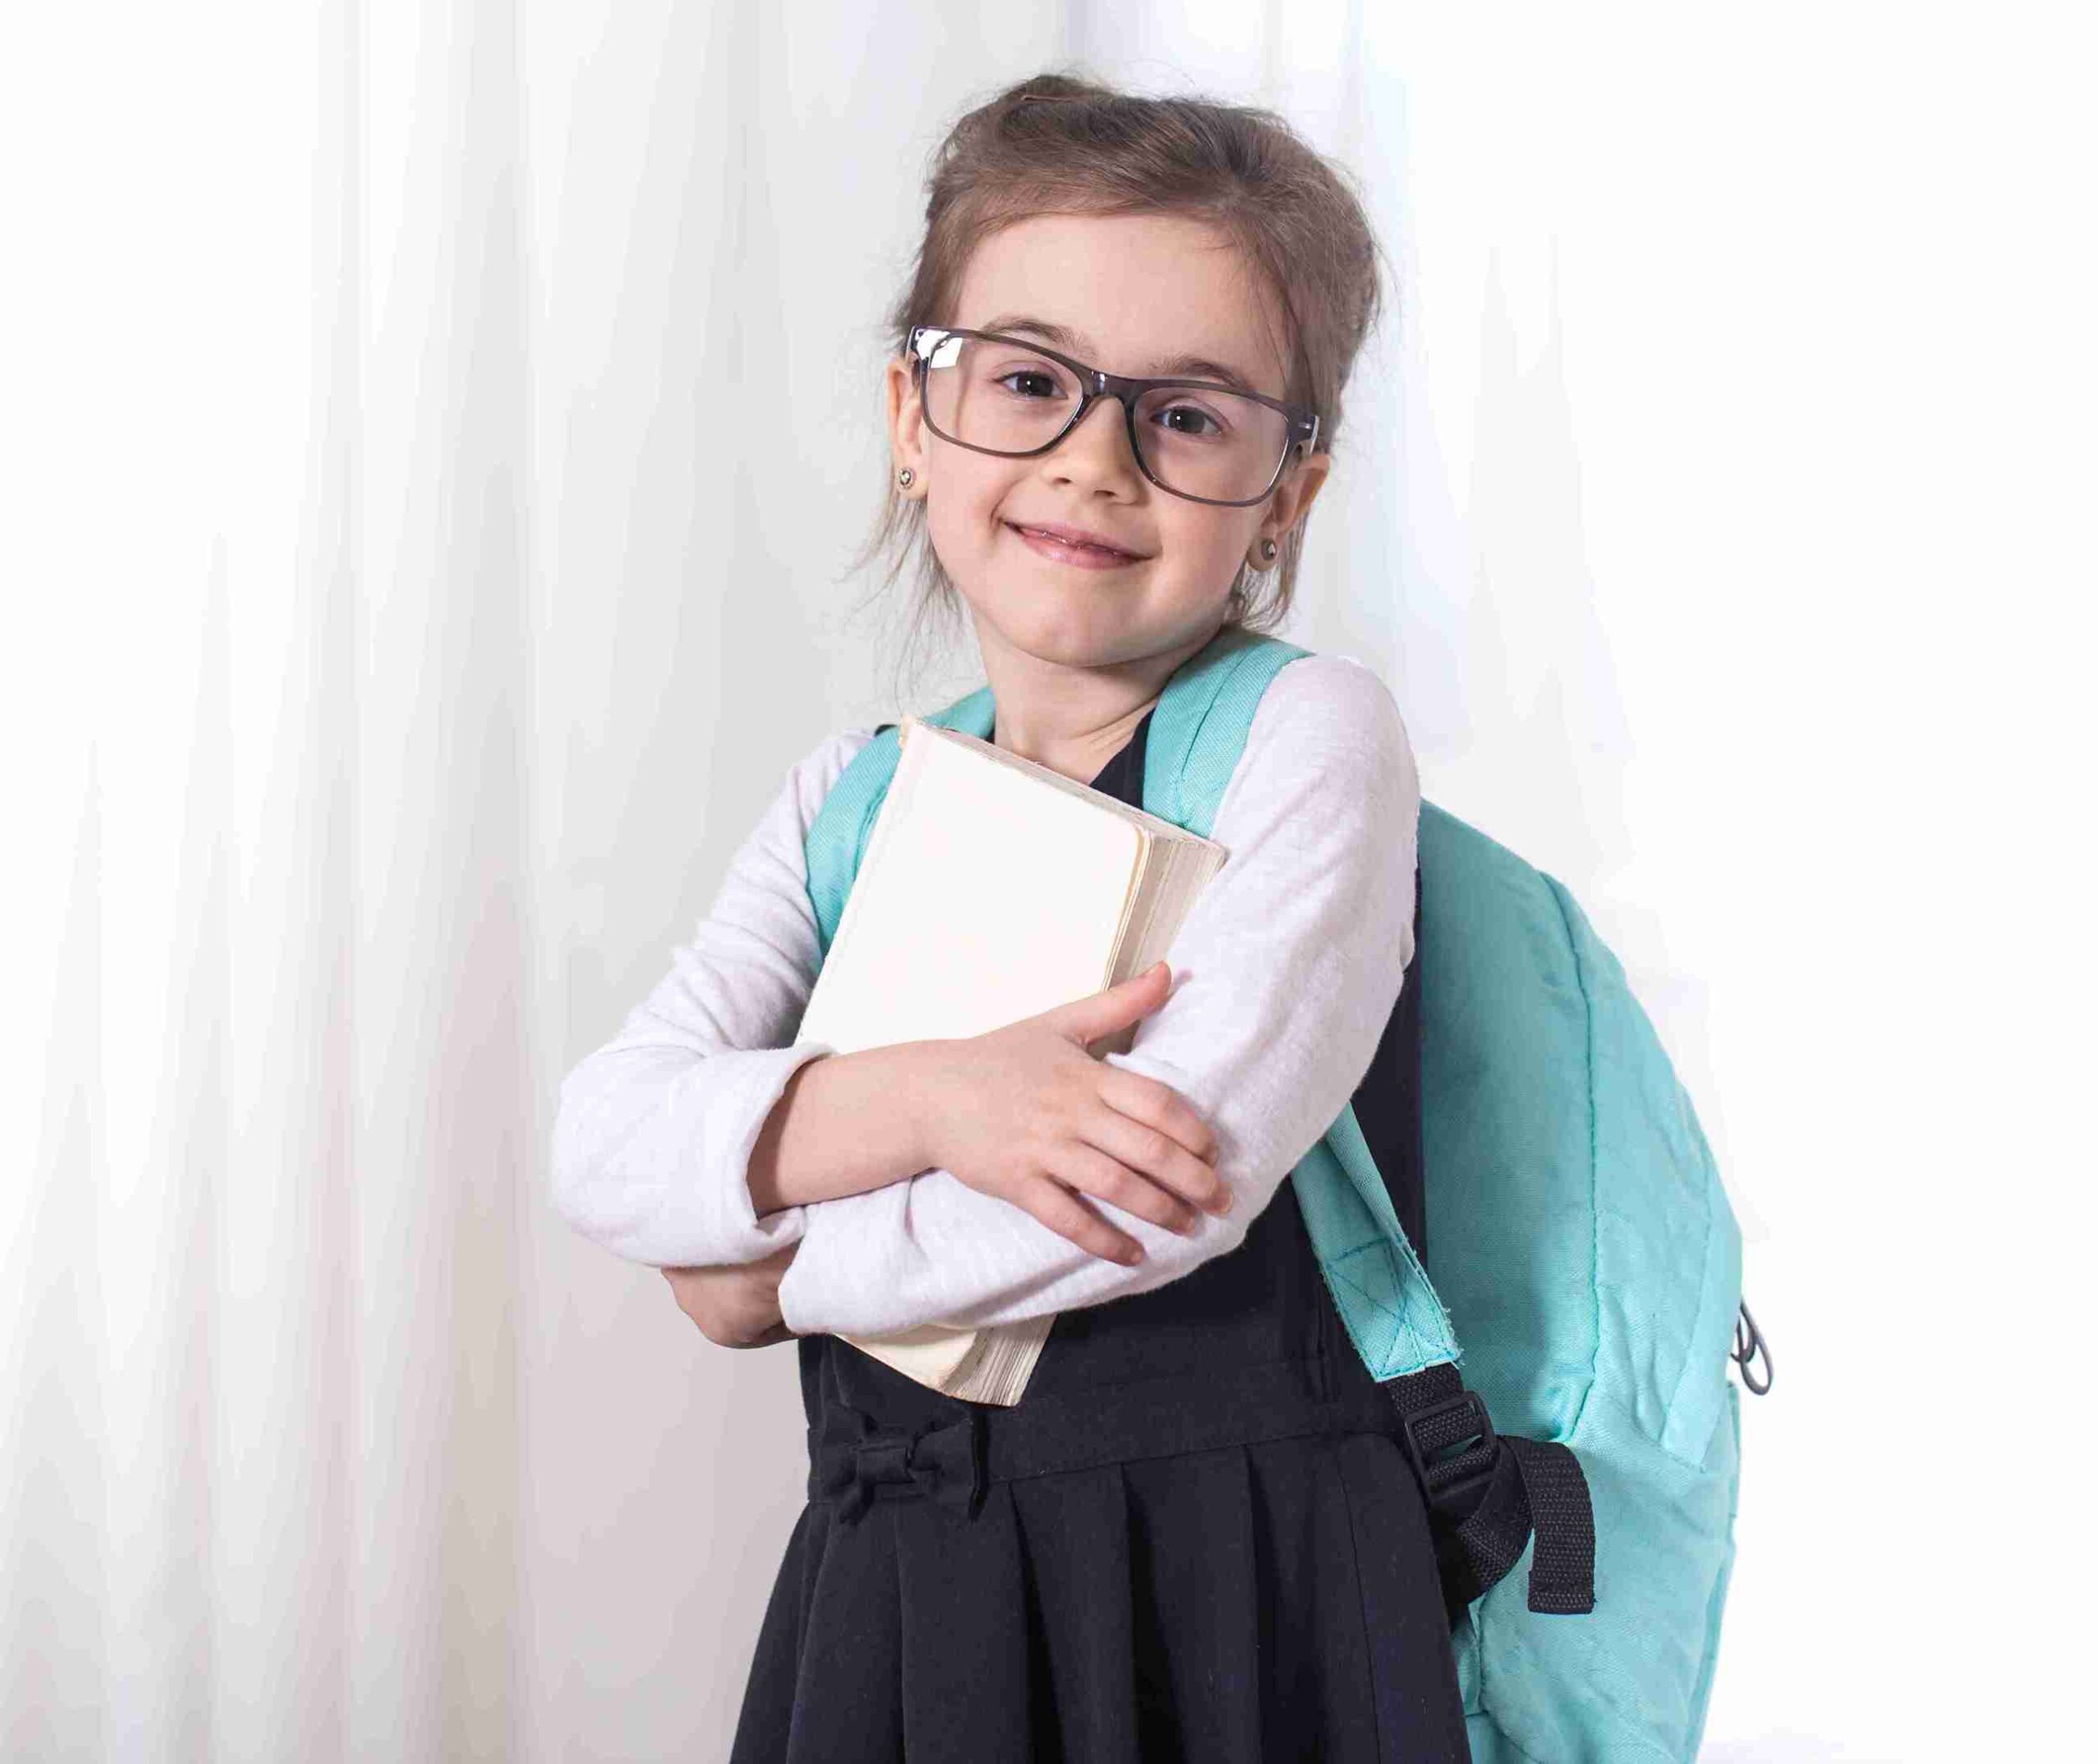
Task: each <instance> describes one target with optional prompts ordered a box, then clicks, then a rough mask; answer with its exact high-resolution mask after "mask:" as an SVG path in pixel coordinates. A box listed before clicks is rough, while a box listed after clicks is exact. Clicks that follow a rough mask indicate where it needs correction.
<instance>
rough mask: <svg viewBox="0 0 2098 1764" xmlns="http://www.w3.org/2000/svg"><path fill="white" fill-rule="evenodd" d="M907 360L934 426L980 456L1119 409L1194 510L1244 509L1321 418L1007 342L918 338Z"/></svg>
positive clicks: (1039, 449)
mask: <svg viewBox="0 0 2098 1764" xmlns="http://www.w3.org/2000/svg"><path fill="white" fill-rule="evenodd" d="M905 347H906V352H907V353H908V354H909V355H910V358H911V364H912V368H911V371H912V375H913V378H914V381H915V384H916V386H917V388H918V396H919V400H920V404H921V406H922V407H923V409H924V413H925V422H926V425H927V426H928V427H929V429H931V430H932V431H933V433H934V434H936V435H938V437H939V438H941V439H942V441H951V442H954V443H955V445H956V447H968V448H970V449H971V450H972V451H975V452H978V453H996V454H1002V455H1004V456H1006V457H1007V458H1010V459H1024V458H1026V457H1028V456H1030V455H1033V454H1038V453H1047V451H1049V450H1050V449H1051V447H1055V446H1056V444H1057V443H1058V442H1060V441H1061V440H1062V439H1063V438H1065V436H1066V435H1068V434H1069V433H1070V432H1071V431H1072V430H1073V429H1076V428H1077V427H1078V425H1079V424H1080V423H1082V422H1083V421H1084V419H1085V417H1086V414H1087V413H1088V411H1089V410H1092V407H1093V406H1094V405H1095V404H1097V402H1098V401H1100V400H1101V399H1102V398H1115V399H1119V401H1121V406H1122V416H1123V420H1124V424H1126V426H1127V427H1128V432H1129V449H1130V451H1132V452H1133V454H1135V456H1136V460H1137V464H1138V467H1139V468H1140V469H1142V472H1143V474H1144V476H1145V477H1147V478H1149V479H1150V480H1151V482H1152V483H1155V484H1156V485H1157V486H1158V487H1159V488H1160V489H1161V490H1164V491H1166V492H1169V494H1171V495H1174V496H1176V497H1186V498H1187V499H1188V501H1191V502H1209V503H1214V504H1215V505H1216V506H1219V507H1223V508H1244V507H1246V506H1248V505H1249V504H1251V503H1255V502H1258V501H1262V500H1263V499H1264V498H1265V497H1266V496H1267V495H1268V493H1269V492H1270V491H1272V490H1273V489H1274V487H1275V486H1276V485H1277V484H1278V483H1280V482H1281V481H1282V474H1283V469H1284V468H1285V467H1287V465H1288V464H1289V460H1290V456H1291V454H1292V452H1293V451H1295V452H1301V453H1309V452H1310V451H1311V450H1312V448H1313V447H1315V445H1316V444H1317V442H1318V439H1319V417H1318V413H1317V412H1316V411H1314V410H1307V409H1306V408H1305V407H1304V406H1301V405H1294V404H1284V403H1283V402H1282V401H1281V400H1280V399H1278V398H1269V397H1264V396H1263V395H1262V394H1260V393H1259V392H1247V391H1244V390H1243V389H1242V388H1239V387H1237V386H1224V385H1219V383H1217V382H1215V381H1214V380H1199V379H1134V378H1132V377H1131V376H1130V375H1128V374H1110V373H1108V372H1106V370H1104V369H1101V368H1095V367H1088V366H1087V365H1085V363H1083V361H1073V360H1072V359H1071V358H1070V357H1069V356H1066V355H1060V354H1059V353H1058V352H1057V351H1055V350H1053V349H1051V348H1048V347H1045V346H1044V345H1042V344H1041V343H1038V342H1034V341H1033V339H1032V338H1025V337H1011V336H1008V335H1006V333H1003V332H1000V331H970V330H957V329H953V328H952V327H948V326H939V325H931V324H920V325H918V326H916V327H915V329H913V330H912V331H911V333H910V338H909V340H908V342H906V346H905Z"/></svg>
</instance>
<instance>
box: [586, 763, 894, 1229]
mask: <svg viewBox="0 0 2098 1764" xmlns="http://www.w3.org/2000/svg"><path fill="white" fill-rule="evenodd" d="M873 737H874V731H873V729H872V728H866V729H856V730H848V731H846V732H843V733H841V734H838V735H833V736H831V737H828V738H827V739H826V740H825V741H823V742H821V743H820V745H819V746H817V747H816V748H815V750H814V751H813V752H811V754H809V755H807V756H806V758H805V759H804V760H802V762H801V763H800V764H798V765H797V766H795V767H794V768H793V769H792V771H791V772H790V773H788V778H787V782H786V783H785V785H784V786H783V787H782V789H781V790H780V791H779V796H777V797H776V798H774V801H773V803H772V805H771V806H770V808H769V809H766V811H765V814H764V816H763V818H762V819H761V820H760V821H759V823H758V824H757V826H756V828H754V829H753V830H752V832H751V834H750V836H749V837H747V839H746V840H745V841H743V845H742V849H741V850H738V852H737V853H736V855H735V857H734V858H733V860H732V861H731V862H730V864H729V870H728V874H727V875H726V877H724V879H723V882H722V884H721V887H720V891H719V892H718V893H717V894H716V896H715V900H714V904H713V905H712V907H711V909H709V911H708V913H707V915H706V918H705V920H704V921H703V922H702V923H701V925H700V927H699V929H698V932H697V933H696V934H695V935H694V936H693V940H692V941H691V942H690V943H689V944H688V945H683V946H682V947H679V948H677V949H674V950H673V951H672V952H671V962H670V973H668V974H667V975H665V977H664V978H663V979H662V980H661V982H659V983H658V984H657V985H656V988H655V990H654V991H652V992H651V993H650V994H649V995H648V996H647V999H645V1000H643V1002H642V1003H641V1004H639V1005H638V1006H637V1007H636V1008H635V1009H634V1010H633V1012H632V1014H630V1015H629V1017H628V1018H627V1019H626V1021H625V1023H624V1024H623V1025H622V1026H621V1027H620V1032H619V1033H618V1034H617V1035H615V1036H613V1038H612V1039H611V1041H608V1042H606V1044H605V1045H604V1046H602V1047H601V1048H599V1049H598V1050H597V1052H595V1053H594V1054H591V1055H590V1056H589V1057H588V1059H584V1061H583V1062H582V1063H580V1064H579V1065H578V1066H577V1067H576V1068H574V1070H573V1071H572V1072H570V1073H569V1075H568V1077H566V1078H565V1080H564V1081H563V1082H562V1085H561V1106H560V1109H559V1112H558V1114H557V1117H556V1123H555V1128H554V1148H553V1169H554V1197H555V1202H556V1207H557V1208H558V1210H559V1211H560V1213H561V1216H562V1218H565V1219H566V1220H567V1222H569V1224H570V1225H571V1226H573V1227H574V1228H575V1229H576V1230H577V1231H580V1232H581V1233H582V1234H583V1235H584V1236H586V1237H588V1238H590V1239H591V1240H593V1241H594V1242H596V1243H598V1244H602V1245H603V1246H604V1247H605V1248H606V1249H610V1250H611V1251H613V1252H614V1253H615V1254H618V1255H621V1256H624V1257H626V1258H629V1259H630V1260H633V1261H636V1262H643V1263H650V1264H652V1265H653V1266H655V1267H703V1266H715V1265H720V1264H722V1263H744V1262H755V1261H757V1260H759V1259H761V1258H763V1257H765V1256H769V1255H770V1254H773V1253H774V1251H776V1250H779V1249H785V1248H786V1247H787V1246H788V1245H790V1244H792V1243H795V1242H797V1241H799V1240H800V1239H801V1237H802V1233H803V1231H804V1230H805V1229H806V1210H807V1209H806V1208H803V1207H798V1206H795V1207H784V1208H781V1209H780V1210H779V1211H778V1212H776V1213H767V1214H766V1215H765V1217H764V1218H758V1217H756V1213H755V1210H754V1209H753V1208H752V1204H751V1196H750V1187H749V1166H750V1155H751V1149H752V1146H753V1145H756V1142H757V1136H758V1132H759V1130H760V1129H761V1128H762V1127H763V1126H764V1125H765V1118H766V1117H767V1116H768V1115H769V1114H770V1113H771V1112H772V1108H773V1105H774V1104H775V1103H777V1102H778V1101H779V1093H780V1092H781V1091H783V1090H784V1089H785V1088H786V1086H787V1081H788V1078H790V1077H792V1075H793V1073H794V1072H795V1071H796V1069H797V1068H799V1067H800V1066H802V1064H803V1063H806V1061H808V1060H810V1059H814V1058H815V1057H816V1056H817V1055H818V1054H828V1053H830V1052H832V1051H833V1050H832V1049H830V1048H829V1047H828V1046H826V1045H824V1044H823V1043H821V1042H817V1041H798V1042H797V1041H794V1040H793V1037H794V1035H795V1032H797V1029H798V1028H799V1027H800V1024H801V1020H802V1013H803V1011H804V1009H806V1006H807V1004H808V1000H809V995H810V993H811V991H813V990H814V988H815V975H816V972H817V969H818V968H819V967H820V961H821V958H820V951H819V945H818V940H817V933H816V923H815V909H813V908H812V907H811V905H810V904H809V898H808V888H807V884H806V875H807V867H806V860H805V858H804V856H803V840H804V838H805V837H806V833H807V830H808V828H809V826H810V824H811V822H812V821H813V820H814V819H815V814H816V811H817V810H818V809H820V808H821V807H822V805H823V801H824V797H825V796H828V795H829V791H830V787H831V786H832V785H833V784H834V783H835V782H837V780H838V774H839V773H842V771H843V770H844V769H845V768H846V766H847V764H848V763H849V762H850V761H851V759H852V758H853V756H854V755H856V754H857V753H858V752H859V750H861V748H862V747H864V746H865V745H866V744H867V742H868V741H870V740H872V739H873Z"/></svg>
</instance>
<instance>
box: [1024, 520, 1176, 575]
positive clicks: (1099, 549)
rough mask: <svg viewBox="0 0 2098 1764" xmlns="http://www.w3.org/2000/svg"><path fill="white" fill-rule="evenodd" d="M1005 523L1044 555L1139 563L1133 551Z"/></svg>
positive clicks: (1101, 562) (1098, 562)
mask: <svg viewBox="0 0 2098 1764" xmlns="http://www.w3.org/2000/svg"><path fill="white" fill-rule="evenodd" d="M1006 525H1007V526H1008V527H1010V528H1012V530H1013V531H1014V532H1015V533H1018V534H1019V536H1020V537H1021V538H1023V539H1024V540H1026V541H1027V542H1028V543H1029V545H1031V546H1033V547H1034V548H1035V549H1036V550H1037V551H1041V552H1042V553H1043V554H1044V555H1045V556H1051V557H1061V558H1064V559H1066V560H1069V562H1072V563H1074V564H1092V565H1116V564H1136V563H1141V562H1142V559H1141V558H1140V557H1138V555H1137V554H1136V553H1135V552H1134V551H1121V550H1119V549H1117V548H1116V547H1115V546H1105V545H1085V544H1081V543H1079V542H1074V541H1072V540H1069V539H1060V538H1059V537H1056V534H1054V533H1043V532H1042V530H1041V529H1040V528H1035V527H1023V526H1022V525H1020V524H1019V522H1017V521H1007V522H1006Z"/></svg>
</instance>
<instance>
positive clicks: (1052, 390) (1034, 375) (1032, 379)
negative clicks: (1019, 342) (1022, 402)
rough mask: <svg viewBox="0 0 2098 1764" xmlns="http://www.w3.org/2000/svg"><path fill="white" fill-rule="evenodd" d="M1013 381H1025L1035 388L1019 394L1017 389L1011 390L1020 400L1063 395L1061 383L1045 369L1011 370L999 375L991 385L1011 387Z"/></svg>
mask: <svg viewBox="0 0 2098 1764" xmlns="http://www.w3.org/2000/svg"><path fill="white" fill-rule="evenodd" d="M1015 380H1024V381H1026V382H1028V383H1029V384H1030V385H1031V386H1032V387H1033V388H1035V389H1034V390H1033V391H1031V392H1020V391H1019V388H1016V387H1015V388H1012V389H1013V390H1014V391H1015V393H1016V394H1017V396H1019V397H1022V398H1029V399H1033V398H1060V397H1062V396H1063V394H1064V388H1063V386H1062V384H1061V383H1060V381H1059V380H1058V379H1057V378H1056V374H1054V373H1052V372H1051V370H1049V369H1047V368H1012V369H1010V370H1007V371H1006V372H1005V373H1003V374H1000V375H999V376H998V377H997V379H996V380H995V381H993V382H992V383H993V384H994V385H999V386H1006V387H1012V382H1013V381H1015Z"/></svg>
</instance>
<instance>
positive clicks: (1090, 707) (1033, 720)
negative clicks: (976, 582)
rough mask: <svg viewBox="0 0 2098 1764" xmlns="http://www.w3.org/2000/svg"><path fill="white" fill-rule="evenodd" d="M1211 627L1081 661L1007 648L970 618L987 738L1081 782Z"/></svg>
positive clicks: (1124, 741)
mask: <svg viewBox="0 0 2098 1764" xmlns="http://www.w3.org/2000/svg"><path fill="white" fill-rule="evenodd" d="M1217 629H1218V627H1216V626H1212V627H1210V628H1209V629H1208V630H1206V631H1204V632H1202V633H1201V634H1200V635H1199V636H1197V637H1194V638H1192V639H1191V640H1189V641H1188V642H1183V643H1180V644H1178V645H1177V646H1174V648H1171V649H1167V650H1161V651H1159V652H1158V653H1157V654H1156V655H1143V656H1138V657H1134V658H1132V659H1131V660H1127V661H1119V662H1110V663H1106V664H1101V665H1098V666H1092V667H1088V666H1083V665H1079V664H1071V663H1066V662H1056V661H1048V660H1043V659H1042V657H1041V656H1039V655H1029V654H1028V653H1026V652H1025V651H1022V650H1019V649H1015V648H1013V647H1012V646H1010V645H1009V644H1006V643H1004V642H1001V641H998V640H997V639H996V638H995V637H993V636H992V635H991V634H990V633H987V632H986V630H985V629H984V628H983V624H982V623H981V622H980V621H979V624H978V633H977V634H978V644H979V648H980V649H981V650H982V651H983V671H984V675H985V678H987V679H988V682H989V683H990V687H991V699H992V703H993V704H994V705H996V706H997V713H996V718H995V723H996V726H995V728H993V729H992V740H993V741H995V742H996V743H997V746H1000V747H1002V748H1004V749H1005V750H1006V751H1007V752H1008V753H1016V754H1018V755H1019V756H1020V757H1021V758H1022V759H1024V760H1033V761H1034V762H1035V764H1038V765H1045V766H1047V767H1048V768H1049V769H1050V770H1051V771H1052V772H1057V773H1061V774H1062V775H1063V776H1064V777H1065V778H1074V779H1075V780H1077V781H1078V782H1079V783H1082V784H1083V783H1087V782H1091V780H1092V779H1093V778H1097V777H1098V776H1099V775H1100V770H1101V767H1103V766H1104V765H1106V764H1107V762H1108V761H1109V760H1111V759H1113V758H1114V757H1115V755H1116V754H1118V753H1119V752H1120V751H1121V750H1122V749H1123V748H1124V747H1125V746H1128V741H1129V737H1131V736H1132V735H1133V734H1135V733H1136V729H1137V725H1138V723H1141V722H1142V721H1143V719H1144V714H1145V713H1146V712H1147V711H1148V710H1150V709H1151V707H1152V706H1153V705H1156V703H1157V702H1158V701H1159V698H1160V695H1161V694H1162V693H1163V692H1165V683H1166V682H1167V681H1169V680H1170V679H1171V678H1173V676H1174V673H1175V672H1177V671H1178V669H1179V667H1180V664H1182V663H1183V662H1184V661H1186V660H1188V657H1189V656H1191V655H1195V654H1197V652H1198V651H1201V648H1202V647H1203V646H1204V645H1205V644H1206V643H1207V642H1209V641H1210V638H1212V637H1215V635H1216V633H1217Z"/></svg>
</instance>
